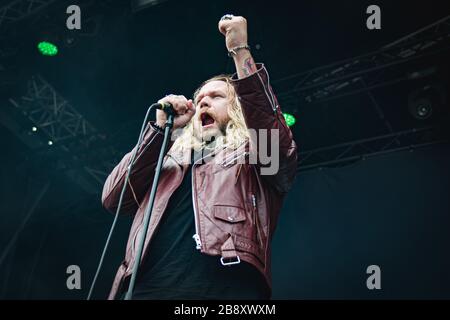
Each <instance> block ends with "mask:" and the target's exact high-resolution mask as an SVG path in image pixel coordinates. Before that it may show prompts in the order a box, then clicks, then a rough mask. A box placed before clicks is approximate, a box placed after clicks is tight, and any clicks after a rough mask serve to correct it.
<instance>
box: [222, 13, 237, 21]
mask: <svg viewBox="0 0 450 320" xmlns="http://www.w3.org/2000/svg"><path fill="white" fill-rule="evenodd" d="M233 17H234V15H232V14H226V15H224V16H223V17H222V18H220V21H222V20H231V19H233Z"/></svg>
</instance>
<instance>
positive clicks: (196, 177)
mask: <svg viewBox="0 0 450 320" xmlns="http://www.w3.org/2000/svg"><path fill="white" fill-rule="evenodd" d="M219 31H220V32H221V33H222V34H223V35H224V36H225V43H226V47H227V50H228V52H229V55H230V56H231V57H232V58H233V60H234V64H235V67H236V73H235V74H234V75H233V76H225V75H223V76H216V77H213V78H211V79H209V80H207V81H205V82H204V83H203V84H202V85H201V86H200V87H199V89H197V91H196V92H195V94H194V96H193V100H190V99H189V100H188V99H186V98H185V97H184V96H181V95H168V96H166V97H164V98H163V99H161V100H159V102H160V103H163V102H166V103H170V104H171V105H172V106H173V108H174V110H175V112H176V116H175V119H174V126H173V129H172V141H171V142H170V143H169V147H168V150H169V151H168V152H167V154H166V156H165V158H164V163H163V167H162V171H161V175H160V179H159V184H158V189H157V193H156V197H155V202H154V207H153V210H152V212H151V218H150V223H149V227H148V230H145V231H144V230H142V228H143V215H144V212H145V208H146V207H147V205H148V202H149V197H150V189H151V183H152V181H153V175H154V171H155V167H156V163H157V161H158V155H159V152H160V149H161V146H162V142H163V128H164V126H165V122H166V114H165V112H163V111H161V110H158V111H157V114H156V121H155V122H150V123H149V124H148V126H147V128H146V131H145V135H144V140H143V143H142V144H141V145H140V146H139V150H137V155H136V159H135V162H134V164H133V167H132V171H131V173H130V179H129V181H128V185H127V188H126V191H125V195H124V198H123V206H122V208H121V212H122V213H130V214H133V215H134V220H133V224H132V227H131V231H130V235H129V239H128V243H127V249H126V255H125V259H124V260H123V262H122V263H121V265H120V267H119V270H118V272H117V275H116V277H115V280H114V283H113V287H112V290H111V293H110V295H109V298H110V299H116V298H121V297H123V296H124V292H126V290H127V285H128V283H129V278H130V274H131V271H132V269H133V266H134V264H135V263H136V257H135V255H136V245H137V243H139V238H140V237H141V236H142V235H143V233H144V232H146V239H145V244H144V251H143V256H142V260H141V263H140V265H139V269H138V270H139V271H138V274H137V277H136V286H135V290H134V292H133V297H132V298H133V299H269V298H270V297H271V239H272V236H273V233H274V231H275V227H276V225H277V219H278V215H279V213H280V208H281V205H282V201H283V199H284V197H285V195H286V193H287V192H288V191H289V189H290V187H291V185H292V183H293V180H294V177H295V174H296V167H297V147H296V144H295V142H294V141H293V138H292V133H291V131H290V130H289V128H288V127H287V125H286V123H285V120H284V117H283V115H282V113H281V110H280V107H279V106H278V102H277V100H276V98H275V96H274V94H273V91H272V88H271V86H270V84H269V76H268V73H267V70H266V69H265V67H264V65H262V64H256V63H255V62H254V60H253V58H252V55H251V53H250V48H249V46H248V42H247V21H246V20H245V19H244V18H243V17H239V16H233V15H225V16H224V17H222V19H221V20H220V21H219ZM180 132H181V133H180ZM176 133H179V134H176ZM274 137H276V139H274ZM268 150H270V151H271V154H270V157H269V159H270V161H269V162H268V161H266V160H267V159H266V156H267V155H268V154H267V153H268V152H267V151H268ZM131 155H132V152H130V153H128V154H127V155H125V156H124V158H123V159H122V161H121V162H120V163H119V164H118V165H117V166H116V167H115V168H114V170H113V171H112V173H111V174H110V175H109V177H108V179H107V180H106V182H105V186H104V189H103V195H102V202H103V205H104V207H105V208H106V209H108V210H109V211H112V212H115V210H116V209H117V205H118V202H119V196H120V192H121V190H122V187H123V184H124V181H125V177H126V174H127V170H128V164H129V162H130V159H131ZM252 160H253V161H252ZM263 160H264V161H263ZM274 162H276V163H274ZM269 167H272V168H275V169H276V170H269V169H270V168H269ZM265 169H266V170H265Z"/></svg>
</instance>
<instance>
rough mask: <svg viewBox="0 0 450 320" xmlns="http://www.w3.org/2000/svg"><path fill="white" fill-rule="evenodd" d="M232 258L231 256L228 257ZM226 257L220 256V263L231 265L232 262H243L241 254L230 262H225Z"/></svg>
mask: <svg viewBox="0 0 450 320" xmlns="http://www.w3.org/2000/svg"><path fill="white" fill-rule="evenodd" d="M227 259H230V258H227ZM224 260H225V259H224V258H223V257H221V258H220V263H222V265H223V266H231V265H232V264H239V263H241V259H240V258H239V256H236V260H231V261H229V262H225V261H224Z"/></svg>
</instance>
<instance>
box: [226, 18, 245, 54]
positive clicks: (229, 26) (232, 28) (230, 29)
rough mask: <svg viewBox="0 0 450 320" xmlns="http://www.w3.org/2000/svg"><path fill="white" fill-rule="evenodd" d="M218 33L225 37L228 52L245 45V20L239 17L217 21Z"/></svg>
mask: <svg viewBox="0 0 450 320" xmlns="http://www.w3.org/2000/svg"><path fill="white" fill-rule="evenodd" d="M219 31H220V33H222V34H223V35H224V36H225V44H226V46H227V49H228V51H230V50H231V49H232V48H236V47H238V46H242V45H246V44H247V20H245V18H244V17H241V16H231V19H225V20H220V21H219Z"/></svg>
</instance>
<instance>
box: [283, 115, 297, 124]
mask: <svg viewBox="0 0 450 320" xmlns="http://www.w3.org/2000/svg"><path fill="white" fill-rule="evenodd" d="M283 116H284V120H286V124H287V125H288V127H292V126H293V125H294V124H295V121H296V120H295V117H294V116H293V115H292V114H289V113H283Z"/></svg>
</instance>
